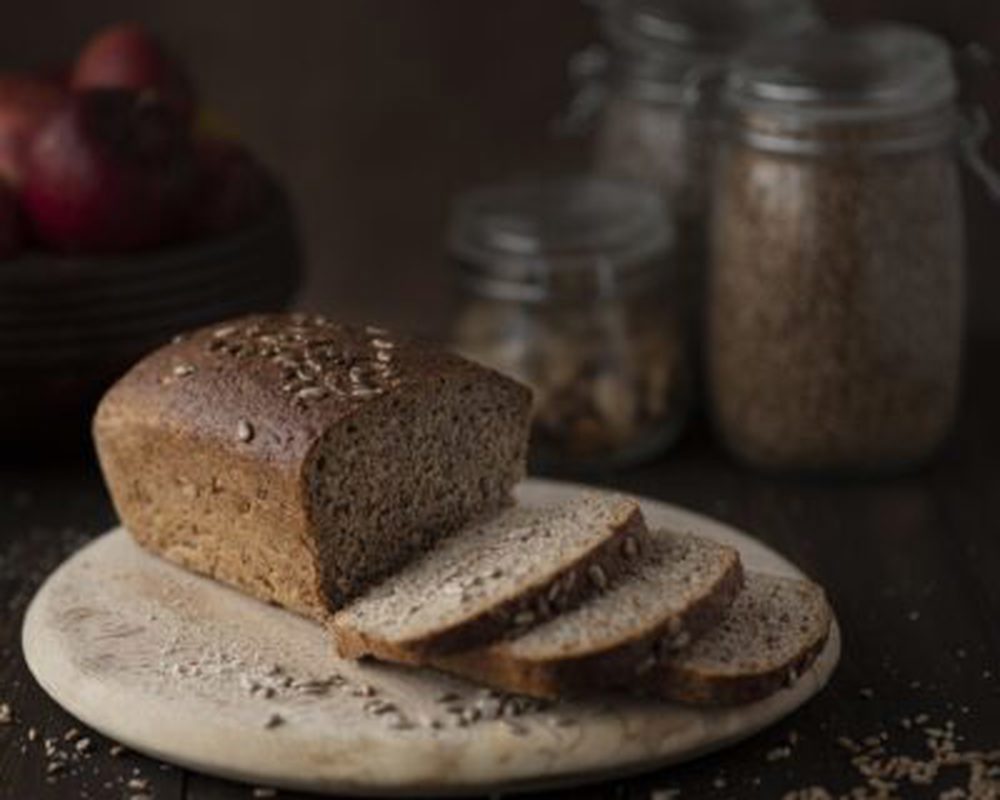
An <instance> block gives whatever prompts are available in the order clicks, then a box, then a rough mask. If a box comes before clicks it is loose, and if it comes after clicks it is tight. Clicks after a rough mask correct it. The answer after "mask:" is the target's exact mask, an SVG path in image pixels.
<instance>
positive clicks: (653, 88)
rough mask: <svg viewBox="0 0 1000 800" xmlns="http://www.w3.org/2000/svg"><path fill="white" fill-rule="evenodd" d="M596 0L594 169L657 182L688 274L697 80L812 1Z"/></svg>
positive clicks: (694, 254) (692, 266) (695, 202)
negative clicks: (604, 54)
mask: <svg viewBox="0 0 1000 800" xmlns="http://www.w3.org/2000/svg"><path fill="white" fill-rule="evenodd" d="M602 7H603V13H602V29H603V36H604V38H605V40H606V41H607V42H608V44H609V45H610V48H611V52H610V58H609V60H608V63H607V67H606V70H605V73H604V75H603V76H601V77H599V79H598V80H600V81H603V84H604V91H603V93H602V94H603V97H602V101H601V103H600V110H599V116H598V120H597V128H596V136H595V156H594V157H595V168H596V170H597V171H598V172H600V173H601V174H605V175H609V176H614V177H620V178H632V179H636V180H643V181H651V182H653V183H655V184H656V185H658V186H659V187H660V189H661V190H662V191H663V192H664V195H665V198H666V200H667V203H668V206H669V208H670V209H672V211H673V213H674V214H675V217H676V219H675V224H676V226H677V229H678V246H679V261H680V263H681V265H682V269H684V270H685V271H687V272H689V273H693V274H691V275H689V276H688V277H689V279H690V281H696V280H697V276H698V275H699V274H700V273H701V271H702V268H703V266H704V261H705V257H704V239H705V231H704V228H705V225H704V219H705V215H706V210H707V199H706V198H707V190H708V187H709V183H708V175H709V173H710V165H711V157H712V151H713V136H712V123H713V122H714V109H713V107H712V103H711V102H708V103H706V102H701V101H700V100H699V96H700V93H699V91H698V90H699V87H700V86H701V85H702V84H703V82H705V81H706V80H707V79H708V78H709V77H710V76H713V75H715V74H717V73H718V72H719V71H720V69H721V68H723V67H725V66H726V64H727V63H728V61H729V59H730V57H731V56H732V54H733V53H734V52H735V51H736V50H737V48H739V47H740V46H741V45H743V44H745V43H746V42H747V41H749V40H751V39H753V38H754V37H759V36H763V35H767V34H771V33H774V32H775V31H779V30H780V31H788V30H802V29H804V28H805V27H807V26H809V25H811V24H813V23H814V22H815V20H816V17H815V14H814V11H813V5H812V3H811V2H809V0H609V1H608V2H605V3H604V4H603V6H602ZM690 281H689V282H690ZM692 293H693V292H692Z"/></svg>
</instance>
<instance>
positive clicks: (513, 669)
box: [430, 531, 743, 697]
mask: <svg viewBox="0 0 1000 800" xmlns="http://www.w3.org/2000/svg"><path fill="white" fill-rule="evenodd" d="M742 585H743V572H742V568H741V565H740V559H739V555H738V554H737V552H736V551H735V550H734V549H733V548H731V547H726V546H725V545H721V544H716V543H715V542H712V541H709V540H707V539H702V538H699V537H696V536H692V535H690V534H675V533H671V532H668V531H655V532H651V533H650V534H649V538H648V540H647V544H646V547H645V550H644V552H643V557H642V558H641V559H639V560H638V562H637V563H636V564H635V565H634V566H633V567H632V569H631V570H630V572H629V574H628V575H627V576H626V577H624V578H623V579H622V580H620V581H619V582H618V583H617V584H616V585H614V586H611V587H609V588H608V589H607V590H606V591H605V592H602V593H600V594H597V595H595V596H594V597H592V598H591V599H590V600H588V601H587V602H585V603H584V604H583V605H581V606H579V607H578V608H576V609H573V610H570V611H567V612H565V613H563V614H560V615H559V616H557V617H555V618H554V619H552V620H550V621H548V622H546V623H543V624H541V625H538V626H536V627H534V628H532V629H530V630H528V631H527V632H525V633H523V634H521V635H518V636H515V637H514V638H510V639H504V640H500V641H497V642H494V643H493V644H490V645H488V646H486V647H482V648H478V649H474V650H469V651H464V652H461V653H453V654H446V655H439V656H435V657H433V658H431V659H430V663H431V664H432V665H433V666H435V667H437V668H438V669H441V670H443V671H446V672H451V673H454V674H457V675H461V676H463V677H467V678H470V679H472V680H475V681H478V682H480V683H485V684H488V685H491V686H494V687H496V688H499V689H503V690H506V691H512V692H519V693H521V694H526V695H532V696H536V697H557V696H563V695H567V694H581V693H585V692H588V691H592V690H594V689H599V688H603V687H615V686H622V685H632V684H634V683H635V681H636V679H638V678H640V677H642V676H644V675H646V674H647V673H648V672H649V671H650V670H651V669H653V668H654V667H655V666H656V664H657V662H658V658H659V657H660V656H661V655H662V654H663V653H665V652H670V651H671V650H673V649H676V648H681V647H683V646H685V645H686V644H688V642H690V641H691V640H692V639H693V638H695V637H697V636H699V635H700V634H702V633H703V632H704V631H706V630H708V629H709V628H711V627H712V626H713V625H715V624H717V623H718V622H719V620H721V619H722V617H723V615H724V614H725V612H726V609H727V608H728V607H729V605H730V604H731V603H732V602H733V600H734V599H735V597H736V595H737V593H738V592H739V590H740V588H741V587H742Z"/></svg>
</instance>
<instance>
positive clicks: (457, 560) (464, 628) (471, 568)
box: [331, 493, 646, 664]
mask: <svg viewBox="0 0 1000 800" xmlns="http://www.w3.org/2000/svg"><path fill="white" fill-rule="evenodd" d="M645 534H646V525H645V522H644V521H643V518H642V512H641V511H640V509H639V506H638V504H637V503H636V502H635V501H634V500H632V499H630V498H627V497H622V496H615V495H607V494H597V493H585V494H581V495H580V496H579V497H577V498H575V499H574V500H572V501H570V502H569V503H566V504H564V505H561V506H557V507H553V508H546V509H525V508H511V509H508V510H506V511H504V512H502V513H501V514H500V515H499V516H497V517H495V518H493V519H492V520H490V521H488V522H485V523H482V524H478V525H473V526H470V527H469V528H466V529H465V530H463V531H460V532H459V533H457V534H455V535H453V536H452V537H450V538H449V539H447V540H446V541H444V542H441V543H440V544H439V545H438V546H437V547H435V548H434V549H433V550H431V551H429V552H427V553H425V554H423V555H422V556H421V557H420V558H419V559H417V560H416V561H415V562H413V563H411V564H410V565H409V566H407V567H404V568H403V569H402V570H401V571H400V572H398V573H397V574H395V575H393V576H392V577H391V578H389V579H387V580H386V581H383V582H382V583H381V584H380V585H379V586H378V587H376V588H375V589H374V590H372V591H370V592H368V593H366V594H365V595H363V596H362V597H360V598H358V599H357V600H355V601H354V602H352V603H351V604H350V605H348V606H347V607H346V608H344V609H343V610H341V611H340V612H339V613H337V614H336V615H335V616H334V618H333V621H332V624H331V628H332V631H333V635H334V639H335V641H336V643H337V649H338V651H339V653H340V654H341V655H342V656H344V657H348V658H357V657H360V656H364V655H373V656H377V657H379V658H383V659H386V660H391V661H398V662H403V663H411V664H419V663H422V662H423V660H424V658H425V657H426V655H427V654H428V653H431V652H445V651H450V650H456V649H466V648H469V647H473V646H476V645H479V644H484V643H486V642H489V641H491V640H493V639H496V638H497V637H498V636H499V635H500V634H502V633H505V632H510V631H511V630H516V629H518V628H527V627H530V626H531V625H534V624H537V623H539V622H543V621H544V620H547V619H549V618H551V617H552V616H554V615H555V614H558V613H559V612H561V611H564V610H566V609H568V608H572V607H574V606H576V605H578V604H579V602H580V601H581V600H583V599H584V598H586V597H588V596H589V595H591V594H593V593H594V592H595V591H598V590H600V589H603V588H605V587H606V586H607V585H608V584H609V582H612V581H614V580H616V579H617V578H618V577H619V575H620V574H622V573H623V572H624V570H625V568H626V567H627V566H628V565H629V564H631V563H632V562H634V561H636V560H637V559H639V558H640V557H641V555H642V554H641V552H640V548H641V547H642V538H643V536H644V535H645Z"/></svg>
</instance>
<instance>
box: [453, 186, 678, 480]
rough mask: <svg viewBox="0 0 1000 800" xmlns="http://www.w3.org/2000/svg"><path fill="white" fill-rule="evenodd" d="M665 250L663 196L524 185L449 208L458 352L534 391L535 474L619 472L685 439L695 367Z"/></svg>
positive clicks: (625, 189) (465, 198) (637, 189)
mask: <svg viewBox="0 0 1000 800" xmlns="http://www.w3.org/2000/svg"><path fill="white" fill-rule="evenodd" d="M672 241H673V236H672V231H671V228H670V226H669V224H668V223H667V214H666V212H665V210H664V207H663V202H662V199H661V197H660V196H659V194H658V193H657V192H656V191H655V190H654V189H652V188H650V187H645V186H643V185H641V184H635V183H632V182H628V181H619V180H611V179H601V178H593V177H590V178H584V177H579V178H564V179H555V180H542V181H533V182H531V181H529V182H522V183H517V184H508V185H500V186H493V187H486V188H482V189H478V190H474V191H471V192H469V193H467V194H465V195H462V196H460V197H459V198H458V199H457V201H456V203H455V205H454V208H453V213H452V219H451V229H450V236H449V244H450V250H451V254H452V257H453V258H454V260H455V263H456V267H457V270H458V277H459V283H460V286H461V289H462V294H463V300H464V302H463V304H462V309H461V311H460V313H459V315H458V319H457V323H456V327H455V333H454V338H455V343H456V347H457V349H458V350H459V351H460V352H462V353H464V354H465V355H467V356H469V357H470V358H473V359H475V360H477V361H480V362H482V363H484V364H486V365H488V366H491V367H494V368H495V369H498V370H500V371H501V372H505V373H507V374H509V375H512V376H514V377H516V378H518V379H520V380H522V381H524V382H525V383H527V384H528V385H530V386H531V387H532V388H533V389H534V392H535V396H534V402H535V408H534V426H533V433H532V461H533V465H534V466H536V467H541V468H543V469H553V468H554V469H563V470H566V469H569V470H577V469H579V470H592V469H602V468H607V467H614V466H620V465H623V464H626V463H631V462H634V461H636V460H639V459H642V458H645V457H648V456H650V455H652V454H654V453H656V452H659V451H660V450H661V449H663V448H665V447H666V446H667V445H668V444H670V443H671V442H672V441H673V440H674V439H675V438H676V437H677V436H678V434H679V433H680V431H681V428H682V426H683V423H684V420H685V418H686V415H687V411H688V404H689V392H690V389H689V377H688V368H689V360H688V358H687V353H686V350H685V341H684V331H683V326H682V325H680V324H679V320H678V317H677V312H676V307H675V303H674V298H675V294H674V292H673V287H672V285H671V284H672V278H673V274H672V262H671V257H670V256H671V247H672Z"/></svg>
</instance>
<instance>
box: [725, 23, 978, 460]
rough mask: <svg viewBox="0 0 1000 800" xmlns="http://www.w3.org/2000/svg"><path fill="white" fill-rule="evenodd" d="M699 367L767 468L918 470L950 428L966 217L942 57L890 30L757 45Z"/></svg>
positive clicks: (744, 81)
mask: <svg viewBox="0 0 1000 800" xmlns="http://www.w3.org/2000/svg"><path fill="white" fill-rule="evenodd" d="M723 103H724V108H725V111H726V114H727V120H726V134H725V140H724V144H723V145H722V148H721V150H720V154H719V161H718V164H717V173H716V180H717V183H716V187H715V192H714V212H713V215H712V217H713V220H712V237H711V245H712V265H711V277H710V288H709V295H708V301H709V303H708V309H707V315H708V341H707V351H708V352H707V358H708V364H707V371H708V378H709V383H710V388H711V395H712V408H713V414H714V417H715V421H716V424H717V428H718V430H719V432H720V433H721V436H722V438H723V439H724V441H725V442H726V443H727V444H728V445H729V447H730V448H731V449H732V450H733V451H734V452H735V453H736V454H738V455H739V456H740V457H742V458H743V459H745V460H746V461H748V462H751V463H753V464H755V465H758V466H763V467H768V468H776V469H791V470H806V471H821V472H829V471H833V472H847V473H852V474H853V473H859V472H860V473H868V472H877V471H885V470H893V469H897V468H901V467H905V466H908V465H911V464H913V463H915V462H918V461H920V460H922V459H924V458H925V457H926V456H928V455H929V454H931V453H932V452H933V451H934V450H935V449H936V448H937V447H938V446H939V445H940V444H941V443H942V441H943V439H944V438H945V437H946V434H947V433H948V431H949V428H950V427H951V425H952V421H953V418H954V415H955V409H956V400H957V397H958V389H959V372H960V362H961V351H962V346H961V345H962V329H963V285H964V275H963V273H964V269H963V215H962V199H961V195H960V191H959V180H958V174H957V159H956V153H957V147H956V139H957V137H956V119H957V113H956V108H955V80H954V76H953V70H952V65H951V57H950V53H949V51H948V48H947V47H946V45H945V44H944V43H943V42H942V41H940V40H939V39H937V38H936V37H934V36H932V35H930V34H928V33H926V32H923V31H921V30H919V29H915V28H911V27H907V26H903V25H894V24H877V25H869V26H865V27H860V28H850V29H830V30H815V31H811V32H809V33H808V34H805V35H802V36H797V37H785V38H779V39H775V40H772V41H767V42H761V43H760V44H758V45H754V46H751V47H749V48H748V49H747V50H746V51H744V53H743V54H742V55H741V56H740V57H739V58H738V59H737V60H736V62H735V63H734V66H733V68H732V70H731V72H730V74H729V76H728V78H727V81H726V86H725V89H724V93H723Z"/></svg>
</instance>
